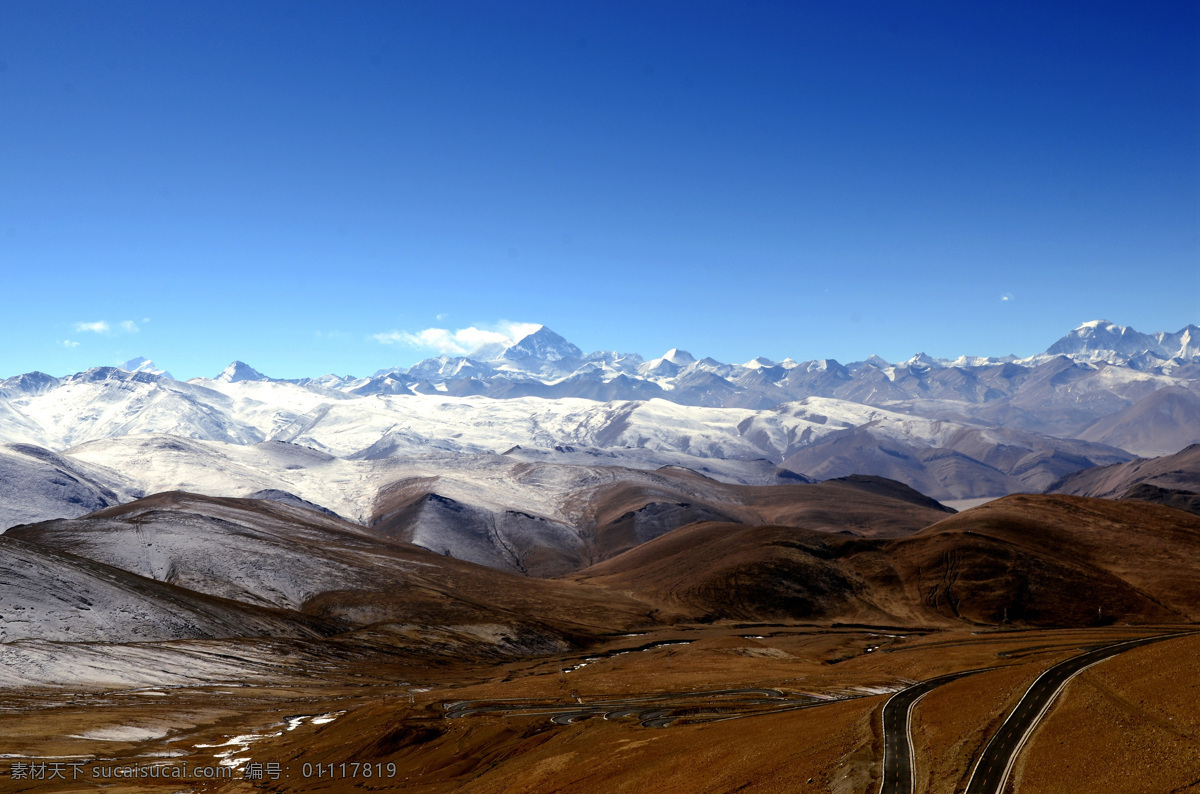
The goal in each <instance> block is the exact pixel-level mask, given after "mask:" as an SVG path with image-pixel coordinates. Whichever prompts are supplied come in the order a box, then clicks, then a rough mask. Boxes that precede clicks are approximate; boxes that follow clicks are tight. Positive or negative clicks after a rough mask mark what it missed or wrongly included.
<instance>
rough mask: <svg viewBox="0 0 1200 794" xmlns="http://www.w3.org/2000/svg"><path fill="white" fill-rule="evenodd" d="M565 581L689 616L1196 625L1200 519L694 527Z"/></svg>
mask: <svg viewBox="0 0 1200 794" xmlns="http://www.w3.org/2000/svg"><path fill="white" fill-rule="evenodd" d="M576 578H577V580H579V581H586V582H589V583H593V584H597V585H602V586H605V587H609V588H613V589H617V590H621V591H624V592H630V593H633V594H635V595H637V596H638V597H640V598H643V599H645V600H646V601H647V602H648V603H650V604H653V605H655V606H657V607H659V608H660V609H662V610H664V611H669V612H672V613H675V614H678V615H681V616H688V617H691V618H697V617H706V616H707V617H718V618H736V619H750V618H767V617H774V618H780V619H782V618H790V619H796V618H800V619H805V618H807V619H836V620H853V621H867V620H871V621H881V620H885V621H892V622H894V623H899V624H905V623H907V624H912V623H926V624H938V623H946V622H958V621H967V622H969V623H979V624H991V625H995V624H999V623H1002V622H1005V621H1008V622H1013V623H1019V624H1028V625H1064V626H1070V625H1089V624H1091V623H1093V622H1097V621H1111V620H1121V621H1135V622H1145V621H1164V620H1172V621H1178V620H1187V621H1190V620H1194V619H1196V618H1198V617H1200V518H1197V517H1194V516H1190V515H1187V514H1185V513H1181V512H1179V511H1176V510H1171V509H1169V508H1164V507H1159V506H1155V505H1144V504H1132V503H1123V502H1112V501H1107V500H1097V499H1085V498H1079V497H1066V496H1043V495H1019V496H1010V497H1006V498H1004V499H999V500H996V501H994V502H990V503H988V504H986V505H983V506H980V507H977V508H974V509H972V510H968V511H965V512H963V513H960V514H957V515H954V516H951V517H948V518H946V519H943V520H942V521H939V522H938V523H936V524H934V525H932V526H930V527H927V528H926V529H924V530H922V531H920V532H917V533H915V534H913V535H911V536H909V537H905V538H898V539H866V538H863V539H848V538H844V537H840V536H830V535H823V534H819V533H815V532H812V531H809V530H804V529H799V528H785V527H777V526H774V527H747V526H739V525H732V524H722V523H715V522H705V523H700V524H694V525H691V526H687V527H683V528H681V529H678V530H676V531H675V532H671V533H668V534H667V535H664V536H662V537H660V538H657V539H656V540H653V541H650V542H649V543H646V544H643V545H642V546H639V547H637V548H635V549H632V550H630V551H628V552H626V553H624V554H622V555H619V556H617V557H614V558H613V559H611V560H607V561H605V562H602V563H599V564H598V565H595V566H592V567H591V568H588V569H586V570H585V571H582V572H581V573H580V574H578V575H577V577H576Z"/></svg>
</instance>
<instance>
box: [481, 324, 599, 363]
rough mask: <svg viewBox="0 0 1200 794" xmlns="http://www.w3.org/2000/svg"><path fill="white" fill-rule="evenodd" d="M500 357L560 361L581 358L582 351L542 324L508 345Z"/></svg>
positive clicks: (513, 359) (515, 359)
mask: <svg viewBox="0 0 1200 794" xmlns="http://www.w3.org/2000/svg"><path fill="white" fill-rule="evenodd" d="M501 357H502V358H506V359H509V360H510V361H522V360H525V359H531V358H532V359H537V360H539V361H561V360H562V359H565V358H583V351H582V350H580V349H579V348H577V347H575V345H573V344H571V343H570V342H568V341H567V340H566V339H564V338H563V337H561V336H559V335H558V334H556V333H554V332H553V331H551V330H550V329H549V328H547V327H546V326H544V325H542V326H539V327H538V329H537V330H536V331H534V332H533V333H530V334H527V335H526V336H524V337H522V338H521V339H519V340H517V341H516V342H515V343H514V344H512V345H510V346H509V347H508V349H506V350H505V351H504V353H503V354H502V356H501Z"/></svg>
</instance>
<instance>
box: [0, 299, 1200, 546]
mask: <svg viewBox="0 0 1200 794" xmlns="http://www.w3.org/2000/svg"><path fill="white" fill-rule="evenodd" d="M1196 330H1197V329H1196V328H1195V327H1194V326H1188V327H1187V328H1185V329H1183V330H1182V331H1180V332H1178V333H1175V334H1152V335H1147V334H1139V333H1138V332H1136V331H1132V330H1131V329H1127V328H1122V327H1120V326H1114V325H1112V324H1110V323H1105V322H1094V323H1085V324H1084V325H1083V326H1080V328H1077V329H1075V330H1074V331H1072V332H1071V333H1069V334H1067V335H1066V336H1065V337H1064V338H1063V339H1061V340H1059V341H1058V342H1056V343H1055V344H1054V345H1052V346H1051V348H1050V350H1049V351H1047V353H1045V354H1042V355H1039V356H1034V357H1032V358H1029V359H1023V360H1018V359H1014V358H1011V357H1009V358H1006V359H966V358H960V359H957V360H954V361H944V360H937V359H933V358H931V357H928V356H925V355H920V354H919V355H917V356H914V357H913V358H911V359H909V360H907V361H904V362H899V363H896V364H890V363H888V362H885V361H883V360H881V359H879V358H872V359H869V360H867V361H863V362H855V363H852V364H848V365H843V364H841V363H839V362H837V361H834V360H832V359H824V360H816V361H807V362H795V361H791V360H785V361H782V362H774V361H769V360H766V359H763V358H758V359H754V360H752V361H749V362H746V363H745V364H724V363H721V362H718V361H715V360H713V359H709V358H705V359H696V358H695V357H694V356H692V355H691V354H689V353H687V352H686V351H683V350H679V349H673V350H670V351H668V352H667V353H665V354H664V355H662V356H660V357H658V358H654V359H649V360H647V359H644V358H643V357H641V356H638V355H634V354H617V353H591V354H583V353H582V352H581V351H580V349H579V348H578V347H576V346H575V345H573V344H571V343H570V342H568V341H567V340H565V339H563V338H562V337H561V336H559V335H558V334H556V333H554V332H553V331H551V330H550V329H549V328H545V327H539V328H538V329H537V330H536V331H534V332H533V333H530V334H528V335H527V336H525V337H524V338H522V339H519V340H516V341H515V342H514V343H512V344H508V345H491V346H489V347H488V348H486V349H481V350H477V351H475V352H474V353H472V354H471V355H467V356H460V357H448V356H442V357H439V358H435V359H428V360H426V361H422V362H420V363H418V364H416V365H414V366H412V367H409V368H407V369H391V370H384V371H381V372H379V373H376V374H375V375H373V376H371V377H369V378H352V377H338V376H332V375H329V376H325V377H321V378H311V379H307V378H306V379H300V380H279V379H272V378H269V377H267V376H266V375H263V374H262V373H261V372H259V371H258V370H255V369H254V368H253V367H250V366H248V365H247V364H245V363H242V362H233V363H232V364H230V365H229V367H227V368H226V369H225V370H224V371H223V372H221V373H220V374H219V375H218V376H217V377H215V378H195V379H192V380H190V381H177V380H174V379H173V378H171V377H170V376H169V375H168V374H167V373H165V372H163V371H162V370H160V369H158V368H157V367H155V365H154V364H153V362H150V361H148V360H146V359H135V360H133V361H131V362H128V363H127V365H126V366H124V367H97V368H94V369H90V370H87V371H85V372H81V373H77V374H74V375H70V376H67V377H63V378H56V377H52V376H49V375H45V374H42V373H36V372H35V373H27V374H24V375H18V376H16V377H11V378H8V379H7V380H4V381H0V444H6V445H8V446H7V447H3V448H0V489H2V490H3V491H4V492H5V493H6V494H12V493H16V492H19V493H20V494H21V498H20V499H10V500H9V503H8V504H7V505H6V506H5V507H4V508H3V510H0V512H3V515H0V521H6V522H8V523H10V524H11V523H15V522H19V521H22V520H29V519H32V518H38V517H46V516H51V515H63V516H66V515H79V514H81V513H82V512H86V511H87V509H96V508H97V507H100V506H105V505H107V504H114V503H119V502H122V501H125V500H127V499H128V498H130V495H135V494H140V493H153V492H155V491H160V490H168V489H180V490H190V491H196V492H200V493H207V494H210V495H242V496H244V495H248V494H251V493H257V492H260V491H279V492H282V493H285V494H289V495H297V496H298V498H301V499H303V500H306V501H307V502H309V503H312V504H314V505H319V506H322V507H325V508H328V509H331V510H334V511H335V512H337V513H338V514H339V515H343V516H346V517H350V518H354V519H355V520H362V519H363V518H364V517H365V516H367V515H368V514H369V513H370V509H371V508H370V503H371V502H372V500H373V499H374V498H375V494H377V493H380V492H381V489H383V488H385V487H386V486H387V482H385V479H386V478H384V479H381V478H380V477H381V475H377V474H376V473H372V472H376V471H377V468H378V467H377V464H376V463H373V462H382V461H396V460H410V461H411V460H416V459H419V458H427V457H429V456H434V457H437V458H439V459H447V456H466V458H464V459H471V460H476V461H483V462H484V463H479V465H481V466H484V465H485V463H486V461H491V460H493V459H495V458H496V457H497V456H499V457H500V458H503V459H504V460H505V461H507V462H508V463H512V462H522V461H523V462H526V463H537V464H561V465H567V466H580V465H582V466H590V467H595V466H620V467H625V468H627V469H630V470H653V469H657V468H659V467H662V466H682V467H685V468H688V469H691V470H693V471H698V472H701V473H702V474H704V475H705V476H709V477H712V478H714V479H716V480H720V481H724V482H729V483H748V484H765V483H771V482H784V481H789V478H791V480H790V481H798V480H803V479H804V478H805V477H811V478H815V479H827V478H832V477H841V476H847V475H851V474H870V475H879V476H886V477H890V478H893V479H897V480H900V481H902V482H905V483H907V484H909V485H911V486H912V487H915V488H917V489H918V490H921V491H923V492H924V493H927V494H929V495H931V496H933V497H935V498H939V499H967V498H975V497H985V496H994V495H999V494H1003V493H1010V492H1014V491H1028V490H1042V489H1044V488H1046V487H1048V486H1049V485H1050V484H1051V483H1052V482H1054V481H1055V480H1057V479H1058V478H1060V477H1062V476H1064V475H1066V474H1069V473H1071V472H1073V471H1077V470H1079V469H1083V468H1086V467H1089V466H1095V465H1107V464H1111V463H1118V462H1122V461H1125V460H1130V459H1131V458H1133V457H1134V456H1135V455H1157V454H1167V453H1171V452H1175V451H1178V450H1179V449H1181V448H1182V447H1184V446H1186V445H1187V444H1189V443H1195V442H1197V441H1200V357H1198V356H1197V355H1196V352H1197V351H1196V341H1195V340H1196V339H1197V338H1198V337H1197V334H1196ZM1055 351H1057V352H1055ZM1168 355H1169V357H1166V356H1168ZM1151 364H1153V365H1154V366H1151ZM139 438H154V439H180V440H182V439H190V440H193V441H197V442H203V443H206V444H210V445H215V446H210V447H188V448H187V453H186V455H185V456H184V457H185V458H187V461H188V462H187V463H186V465H184V464H182V463H178V464H168V461H170V460H172V459H173V453H171V452H170V450H171V449H173V448H174V447H172V446H171V445H172V444H176V445H177V444H178V443H179V442H170V443H168V442H166V441H164V442H163V443H162V444H159V445H158V446H156V447H155V448H154V449H153V450H152V451H151V452H147V451H146V449H144V448H142V447H141V446H140V445H139V443H137V442H136V440H137V439H139ZM264 444H267V445H279V444H284V445H287V447H288V448H293V449H297V450H307V452H306V453H305V454H309V453H311V454H316V455H320V456H323V457H325V458H328V459H330V460H334V461H338V463H337V466H336V467H334V468H337V470H338V473H337V474H336V475H334V474H331V472H333V470H334V469H333V468H330V467H324V468H323V469H322V471H323V472H325V474H323V475H322V476H323V477H325V476H326V475H328V476H329V477H332V479H331V480H329V481H328V482H326V481H325V480H324V479H321V480H320V482H315V481H310V480H306V479H304V478H300V479H297V478H296V477H293V476H291V475H288V474H287V473H286V472H287V469H286V468H284V469H283V470H279V468H278V467H277V466H275V464H273V463H269V461H266V462H265V459H263V460H260V459H259V457H261V456H258V457H256V453H255V454H251V453H250V452H249V451H250V450H254V449H259V448H263V445H264ZM271 448H272V449H274V448H275V447H271ZM235 450H246V452H244V453H243V452H235ZM247 455H249V457H248V458H247V457H246V456H247ZM243 458H244V460H243ZM268 458H270V459H271V460H274V458H273V457H271V456H268ZM229 461H241V462H237V463H230V462H229ZM439 465H442V464H439ZM472 465H474V464H472ZM492 465H493V464H492V463H486V466H492ZM506 465H508V464H507V463H506ZM486 466H485V467H486ZM385 469H386V467H385ZM422 471H425V470H424V469H422ZM205 472H207V473H205ZM414 476H416V475H415V474H414ZM421 476H428V477H436V476H437V475H436V474H435V473H434V472H433V471H432V470H429V471H425V473H424V474H422V475H421ZM340 492H351V493H354V494H356V496H355V497H354V498H353V499H349V500H348V501H347V499H345V498H342V496H339V493H340ZM468 501H469V500H468ZM489 509H490V508H489Z"/></svg>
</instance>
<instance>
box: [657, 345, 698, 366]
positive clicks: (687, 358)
mask: <svg viewBox="0 0 1200 794" xmlns="http://www.w3.org/2000/svg"><path fill="white" fill-rule="evenodd" d="M663 360H665V361H670V362H671V363H672V364H676V365H678V366H680V367H686V366H687V365H688V364H691V363H692V362H693V361H695V360H696V357H695V356H693V355H692V354H691V353H689V352H687V351H686V350H680V349H679V348H677V347H673V348H671V349H670V350H668V351H667V352H666V353H663Z"/></svg>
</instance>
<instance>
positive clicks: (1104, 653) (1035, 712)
mask: <svg viewBox="0 0 1200 794" xmlns="http://www.w3.org/2000/svg"><path fill="white" fill-rule="evenodd" d="M1193 633H1195V632H1177V633H1172V634H1160V635H1158V636H1155V637H1143V638H1141V639H1137V640H1126V641H1125V642H1118V643H1114V644H1112V645H1105V646H1103V647H1101V648H1095V649H1093V650H1090V651H1088V652H1087V653H1083V654H1080V655H1079V656H1073V657H1071V658H1070V659H1067V660H1066V661H1065V662H1059V663H1058V664H1056V665H1054V666H1053V667H1051V668H1050V669H1048V670H1046V672H1044V673H1042V674H1041V675H1040V676H1038V678H1037V680H1036V681H1034V682H1033V684H1031V685H1030V687H1029V689H1027V690H1025V694H1024V695H1023V696H1022V697H1021V700H1020V701H1018V703H1017V705H1016V708H1014V709H1013V710H1012V713H1011V714H1009V715H1008V718H1007V719H1005V720H1004V723H1003V724H1002V725H1001V726H1000V728H999V730H997V731H996V734H995V735H994V736H992V739H991V741H989V742H988V743H987V746H986V747H985V748H984V749H983V755H982V756H980V758H979V763H978V764H976V765H975V769H974V770H972V772H971V779H970V780H969V781H968V782H967V789H966V794H1000V792H1002V791H1004V784H1005V783H1006V782H1007V781H1008V775H1009V772H1010V771H1012V766H1013V762H1015V761H1016V759H1017V754H1018V753H1020V752H1021V748H1022V747H1023V746H1024V745H1025V742H1026V740H1028V739H1029V735H1030V734H1031V733H1032V732H1033V729H1034V728H1036V727H1037V724H1038V722H1040V721H1041V719H1042V717H1043V716H1045V714H1046V712H1047V711H1048V710H1049V709H1050V704H1051V703H1053V702H1054V698H1055V697H1057V696H1058V693H1059V692H1061V691H1062V690H1063V687H1065V686H1066V685H1067V683H1068V682H1069V681H1070V680H1071V679H1072V678H1074V677H1075V676H1077V675H1079V674H1080V673H1082V672H1083V671H1084V670H1086V669H1087V668H1089V667H1091V666H1092V665H1095V664H1099V663H1100V662H1103V661H1104V660H1106V659H1110V658H1112V657H1113V656H1116V655H1117V654H1119V653H1123V652H1125V651H1128V650H1132V649H1134V648H1140V647H1141V646H1143V645H1149V644H1150V643H1152V642H1160V641H1162V640H1169V639H1171V638H1173V637H1182V636H1185V635H1186V634H1193Z"/></svg>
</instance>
